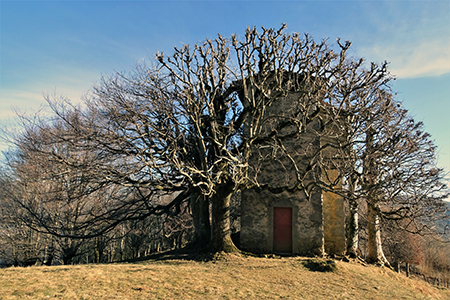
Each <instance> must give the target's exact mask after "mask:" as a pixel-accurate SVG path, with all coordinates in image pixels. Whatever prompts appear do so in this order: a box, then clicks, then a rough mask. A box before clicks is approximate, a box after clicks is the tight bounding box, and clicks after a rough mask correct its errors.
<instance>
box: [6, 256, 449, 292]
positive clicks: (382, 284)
mask: <svg viewBox="0 0 450 300" xmlns="http://www.w3.org/2000/svg"><path fill="white" fill-rule="evenodd" d="M321 267H324V268H327V267H330V268H328V269H330V270H328V271H327V272H322V271H314V270H317V269H318V268H319V269H320V268H321ZM334 267H336V268H335V269H334V270H332V269H333V268H334ZM47 297H50V298H58V299H450V290H448V289H438V288H436V287H433V286H430V285H428V284H427V283H425V282H423V281H419V280H415V279H409V278H406V277H405V276H404V275H400V274H397V273H395V272H393V271H391V270H390V269H387V268H379V267H374V266H367V265H364V264H360V263H358V262H349V263H346V262H334V261H325V260H320V259H307V258H299V257H293V258H256V257H246V256H241V255H220V256H219V257H216V258H215V259H213V260H210V261H207V262H202V261H193V260H185V259H162V260H147V261H141V262H136V263H128V264H109V265H77V266H58V267H28V268H7V269H1V270H0V298H1V299H17V298H29V299H36V298H38V299H43V298H47Z"/></svg>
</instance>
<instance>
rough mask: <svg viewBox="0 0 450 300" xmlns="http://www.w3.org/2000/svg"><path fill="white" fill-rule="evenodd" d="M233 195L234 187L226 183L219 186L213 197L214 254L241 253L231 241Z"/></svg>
mask: <svg viewBox="0 0 450 300" xmlns="http://www.w3.org/2000/svg"><path fill="white" fill-rule="evenodd" d="M232 193H233V189H232V185H231V184H229V183H224V184H222V185H219V186H218V187H217V189H216V193H215V194H214V195H213V196H212V197H211V202H212V222H211V229H212V230H211V234H212V235H211V247H210V248H211V250H212V251H213V252H221V251H223V252H236V251H239V250H238V249H237V247H236V246H235V245H234V244H233V241H232V240H231V230H230V200H231V195H232Z"/></svg>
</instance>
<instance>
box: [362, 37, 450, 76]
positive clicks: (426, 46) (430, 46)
mask: <svg viewBox="0 0 450 300" xmlns="http://www.w3.org/2000/svg"><path fill="white" fill-rule="evenodd" d="M365 52H366V53H368V56H369V57H371V59H373V60H376V61H381V60H387V61H388V62H390V70H391V72H392V74H394V75H395V76H396V77H397V78H416V77H424V76H439V75H442V74H445V73H448V72H450V44H449V43H448V42H447V41H445V40H441V41H440V40H434V41H426V40H422V41H417V42H416V43H402V41H399V42H398V43H391V44H385V45H380V46H376V47H373V48H370V49H366V50H365Z"/></svg>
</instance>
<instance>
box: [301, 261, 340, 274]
mask: <svg viewBox="0 0 450 300" xmlns="http://www.w3.org/2000/svg"><path fill="white" fill-rule="evenodd" d="M303 265H304V266H305V268H307V269H308V270H310V271H313V272H335V271H336V270H337V265H336V262H335V261H334V260H332V259H327V260H324V259H308V260H306V261H305V262H304V263H303Z"/></svg>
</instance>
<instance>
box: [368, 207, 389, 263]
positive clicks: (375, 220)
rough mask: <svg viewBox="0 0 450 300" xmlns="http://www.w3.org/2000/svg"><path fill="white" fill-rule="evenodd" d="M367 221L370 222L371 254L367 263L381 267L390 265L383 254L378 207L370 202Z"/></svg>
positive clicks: (369, 240) (369, 241) (369, 242)
mask: <svg viewBox="0 0 450 300" xmlns="http://www.w3.org/2000/svg"><path fill="white" fill-rule="evenodd" d="M367 220H368V223H369V224H368V237H367V238H368V244H369V254H368V256H367V259H366V260H367V261H368V262H369V263H374V264H378V265H381V266H384V265H388V266H389V262H388V261H387V259H386V257H385V256H384V253H383V247H382V244H381V228H380V217H379V215H378V209H377V205H376V204H374V203H373V202H371V201H369V203H368V207H367Z"/></svg>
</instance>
